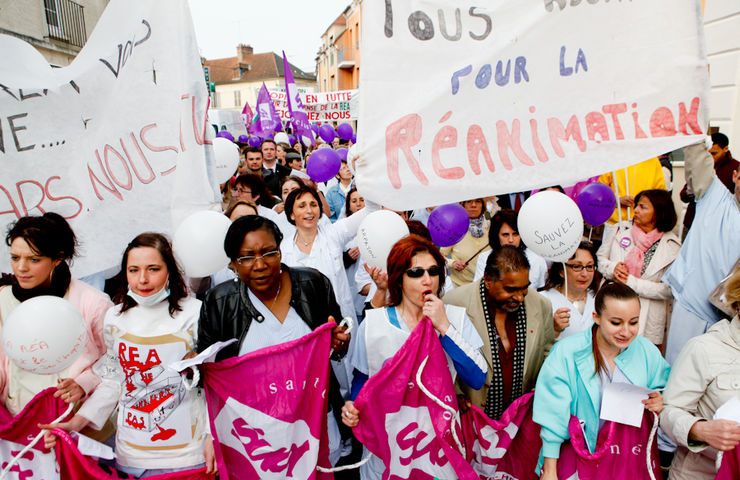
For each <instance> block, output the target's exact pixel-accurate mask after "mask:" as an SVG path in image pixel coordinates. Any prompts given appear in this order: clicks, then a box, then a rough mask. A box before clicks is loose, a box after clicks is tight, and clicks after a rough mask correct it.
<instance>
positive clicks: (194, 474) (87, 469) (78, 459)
mask: <svg viewBox="0 0 740 480" xmlns="http://www.w3.org/2000/svg"><path fill="white" fill-rule="evenodd" d="M52 432H53V433H55V434H56V435H57V437H58V438H57V445H56V447H54V449H55V450H56V452H57V459H58V460H59V470H60V472H61V473H60V475H61V478H62V479H68V478H69V479H82V478H84V479H89V480H125V479H134V478H136V477H133V476H131V475H127V474H125V473H121V472H118V471H113V470H112V469H111V468H110V467H104V466H100V465H98V462H97V461H96V460H95V459H93V458H91V457H87V456H85V455H83V454H82V453H80V451H79V450H78V449H77V442H76V441H75V440H74V439H73V438H72V437H71V436H70V435H69V434H68V433H67V432H65V431H64V430H59V429H54V430H52ZM205 472H206V469H205V468H198V469H191V470H183V471H181V472H173V473H163V474H161V475H153V476H150V477H146V478H147V479H148V480H214V478H216V477H215V476H214V475H206V473H205ZM21 478H23V477H21ZM34 478H35V477H34ZM57 478H59V477H57Z"/></svg>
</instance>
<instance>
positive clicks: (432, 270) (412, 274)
mask: <svg viewBox="0 0 740 480" xmlns="http://www.w3.org/2000/svg"><path fill="white" fill-rule="evenodd" d="M442 271H443V270H442V267H440V266H439V265H432V266H431V267H429V268H421V267H414V268H409V269H408V270H406V275H408V276H409V278H420V277H422V276H424V272H426V273H428V274H429V276H430V277H439V276H440V275H442Z"/></svg>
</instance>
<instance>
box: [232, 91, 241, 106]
mask: <svg viewBox="0 0 740 480" xmlns="http://www.w3.org/2000/svg"><path fill="white" fill-rule="evenodd" d="M241 105H242V91H241V90H234V106H235V107H241Z"/></svg>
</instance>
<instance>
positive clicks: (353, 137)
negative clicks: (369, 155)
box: [352, 133, 357, 145]
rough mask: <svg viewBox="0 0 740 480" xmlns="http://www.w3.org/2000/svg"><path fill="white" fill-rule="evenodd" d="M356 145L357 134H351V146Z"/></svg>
mask: <svg viewBox="0 0 740 480" xmlns="http://www.w3.org/2000/svg"><path fill="white" fill-rule="evenodd" d="M356 143H357V134H356V133H353V134H352V145H354V144H356Z"/></svg>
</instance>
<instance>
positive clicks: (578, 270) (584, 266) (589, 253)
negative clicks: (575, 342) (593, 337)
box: [540, 242, 598, 340]
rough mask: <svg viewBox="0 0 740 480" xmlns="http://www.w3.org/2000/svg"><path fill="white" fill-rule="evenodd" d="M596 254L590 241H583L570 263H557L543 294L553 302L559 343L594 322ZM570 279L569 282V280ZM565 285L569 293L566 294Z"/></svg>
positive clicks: (550, 273)
mask: <svg viewBox="0 0 740 480" xmlns="http://www.w3.org/2000/svg"><path fill="white" fill-rule="evenodd" d="M596 269H597V265H596V253H595V252H594V250H593V247H592V245H591V244H590V243H588V242H581V244H580V245H579V246H578V249H577V250H576V253H574V254H573V256H572V257H570V259H568V261H567V262H565V271H563V264H562V263H560V262H554V263H553V264H552V266H551V267H550V271H549V272H548V273H547V283H546V284H545V289H544V290H543V291H541V292H540V293H541V294H542V295H543V296H545V297H547V298H548V299H549V300H550V303H552V310H553V312H554V314H553V322H552V323H553V328H554V329H555V334H556V335H558V337H557V340H560V339H562V338H565V337H568V336H570V335H573V334H574V333H578V332H582V331H584V330H587V329H588V328H589V327H591V325H593V323H594V319H593V313H594V296H595V295H596V287H597V285H598V281H597V280H595V277H596ZM566 280H567V281H566ZM566 284H567V287H568V291H567V292H566V291H565V288H566Z"/></svg>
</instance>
